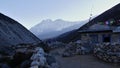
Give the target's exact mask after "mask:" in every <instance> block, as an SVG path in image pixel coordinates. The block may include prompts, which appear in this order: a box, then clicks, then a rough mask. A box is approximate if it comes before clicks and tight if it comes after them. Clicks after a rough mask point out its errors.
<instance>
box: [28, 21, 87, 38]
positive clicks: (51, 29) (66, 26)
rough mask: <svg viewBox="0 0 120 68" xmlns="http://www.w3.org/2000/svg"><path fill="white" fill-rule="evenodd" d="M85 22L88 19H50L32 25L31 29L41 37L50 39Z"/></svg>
mask: <svg viewBox="0 0 120 68" xmlns="http://www.w3.org/2000/svg"><path fill="white" fill-rule="evenodd" d="M85 23H86V21H81V22H69V21H64V20H61V19H57V20H55V21H52V20H50V19H48V20H43V21H42V22H41V23H39V24H37V25H35V26H34V27H32V28H31V29H30V31H31V32H32V33H34V34H35V35H36V36H37V37H39V38H40V39H48V38H53V37H56V36H59V35H61V34H63V33H65V32H68V31H71V30H74V29H78V28H79V27H80V26H82V25H83V24H85Z"/></svg>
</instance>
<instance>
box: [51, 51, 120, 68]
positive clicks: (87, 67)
mask: <svg viewBox="0 0 120 68" xmlns="http://www.w3.org/2000/svg"><path fill="white" fill-rule="evenodd" d="M53 52H62V50H61V49H57V50H55V51H53ZM55 57H56V60H57V61H58V63H59V64H60V67H61V68H120V65H116V64H111V63H106V62H104V61H101V60H99V59H97V58H96V57H94V56H92V55H79V56H74V57H61V56H60V55H57V56H55Z"/></svg>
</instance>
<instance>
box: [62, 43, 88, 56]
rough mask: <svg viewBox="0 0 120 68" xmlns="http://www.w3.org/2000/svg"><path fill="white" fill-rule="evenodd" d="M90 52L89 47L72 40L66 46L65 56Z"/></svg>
mask: <svg viewBox="0 0 120 68" xmlns="http://www.w3.org/2000/svg"><path fill="white" fill-rule="evenodd" d="M87 53H89V51H88V50H87V48H85V47H84V46H82V44H80V43H76V42H71V43H69V44H68V45H66V47H65V51H64V53H63V57H69V56H74V55H85V54H87Z"/></svg>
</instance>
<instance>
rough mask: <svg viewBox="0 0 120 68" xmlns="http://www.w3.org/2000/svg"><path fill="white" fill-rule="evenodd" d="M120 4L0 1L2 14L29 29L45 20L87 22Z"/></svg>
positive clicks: (108, 1)
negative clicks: (91, 16)
mask: <svg viewBox="0 0 120 68" xmlns="http://www.w3.org/2000/svg"><path fill="white" fill-rule="evenodd" d="M118 3H120V0H19V1H18V0H0V12H1V13H3V14H5V15H7V16H9V17H11V18H13V19H15V20H16V21H18V22H20V23H21V24H22V25H24V26H25V27H27V28H28V29H29V28H31V27H32V26H34V25H36V24H38V23H40V22H41V21H42V20H45V19H52V20H56V19H63V20H67V21H81V20H85V19H88V18H89V17H90V14H91V13H92V14H93V16H96V15H99V14H101V13H102V12H104V11H106V10H108V9H109V8H111V7H113V6H114V5H116V4H118ZM91 9H92V10H91Z"/></svg>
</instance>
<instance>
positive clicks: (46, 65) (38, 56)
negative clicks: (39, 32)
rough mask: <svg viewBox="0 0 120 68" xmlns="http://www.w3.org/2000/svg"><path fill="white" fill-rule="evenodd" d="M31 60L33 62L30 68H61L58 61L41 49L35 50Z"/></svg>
mask: <svg viewBox="0 0 120 68" xmlns="http://www.w3.org/2000/svg"><path fill="white" fill-rule="evenodd" d="M30 60H31V61H32V62H31V67H30V68H59V66H58V64H57V62H56V60H55V59H53V57H52V56H50V55H48V54H46V53H45V52H44V50H43V49H42V48H40V47H37V48H35V51H34V53H33V55H32V56H31V58H30Z"/></svg>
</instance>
